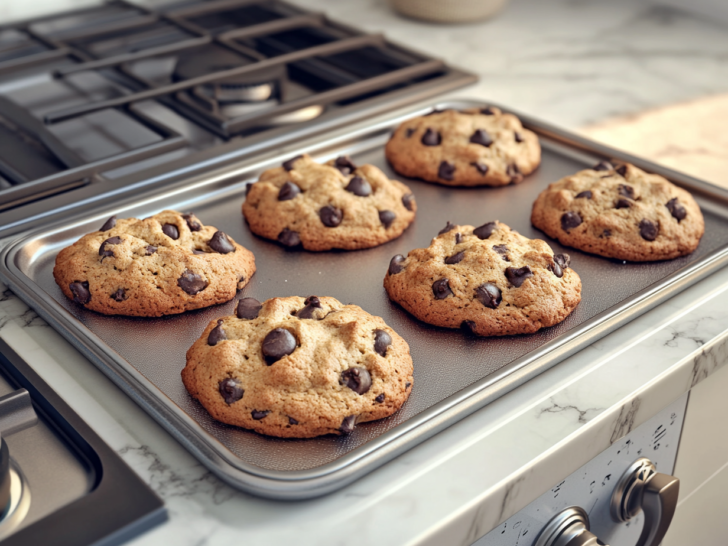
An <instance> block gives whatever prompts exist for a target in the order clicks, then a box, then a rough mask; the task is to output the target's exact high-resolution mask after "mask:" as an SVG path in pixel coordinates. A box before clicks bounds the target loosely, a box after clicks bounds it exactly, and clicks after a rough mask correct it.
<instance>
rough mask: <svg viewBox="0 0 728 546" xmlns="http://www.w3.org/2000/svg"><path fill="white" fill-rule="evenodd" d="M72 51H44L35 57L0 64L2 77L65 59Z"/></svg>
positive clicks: (66, 49) (62, 49)
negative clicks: (61, 58) (9, 73)
mask: <svg viewBox="0 0 728 546" xmlns="http://www.w3.org/2000/svg"><path fill="white" fill-rule="evenodd" d="M70 51H71V50H70V49H69V48H67V47H64V48H61V49H53V50H51V51H43V52H41V53H36V54H34V55H28V56H26V57H21V58H19V59H13V60H12V61H5V62H4V63H0V75H3V74H7V73H8V72H14V71H16V70H22V69H23V68H32V67H34V66H37V65H39V64H44V63H47V62H48V61H53V60H55V59H58V58H60V57H65V56H66V55H68V54H69V53H70Z"/></svg>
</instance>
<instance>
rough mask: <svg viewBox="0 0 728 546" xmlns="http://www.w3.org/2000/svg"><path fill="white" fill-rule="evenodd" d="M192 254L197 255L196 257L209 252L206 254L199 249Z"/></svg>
mask: <svg viewBox="0 0 728 546" xmlns="http://www.w3.org/2000/svg"><path fill="white" fill-rule="evenodd" d="M192 254H195V255H197V256H199V255H200V254H207V252H205V251H204V250H200V249H199V248H195V249H194V250H193V251H192Z"/></svg>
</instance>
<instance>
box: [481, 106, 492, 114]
mask: <svg viewBox="0 0 728 546" xmlns="http://www.w3.org/2000/svg"><path fill="white" fill-rule="evenodd" d="M480 113H481V114H484V115H486V116H495V110H493V109H492V108H491V107H490V106H486V107H485V108H481V109H480Z"/></svg>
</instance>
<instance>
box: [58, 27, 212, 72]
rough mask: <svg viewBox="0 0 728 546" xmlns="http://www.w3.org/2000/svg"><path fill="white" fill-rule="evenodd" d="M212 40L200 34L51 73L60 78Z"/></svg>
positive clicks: (183, 48) (180, 49) (187, 47)
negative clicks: (198, 36)
mask: <svg viewBox="0 0 728 546" xmlns="http://www.w3.org/2000/svg"><path fill="white" fill-rule="evenodd" d="M211 41H212V38H211V37H210V36H201V37H200V38H192V39H190V40H185V41H183V42H177V43H174V44H167V45H163V46H159V47H152V48H149V49H145V50H142V51H137V52H136V53H126V54H124V55H116V56H114V57H108V58H105V59H98V60H95V61H89V62H85V63H80V64H76V65H73V66H68V67H64V68H59V69H57V70H54V71H53V75H54V77H56V78H62V77H64V76H68V75H69V74H76V73H77V72H85V71H87V70H98V69H99V68H108V67H111V66H115V65H119V64H123V63H128V62H132V61H139V60H141V59H146V58H148V57H155V56H157V55H167V54H168V53H175V52H177V51H184V50H185V49H191V48H194V47H199V46H202V45H205V44H209V43H210V42H211Z"/></svg>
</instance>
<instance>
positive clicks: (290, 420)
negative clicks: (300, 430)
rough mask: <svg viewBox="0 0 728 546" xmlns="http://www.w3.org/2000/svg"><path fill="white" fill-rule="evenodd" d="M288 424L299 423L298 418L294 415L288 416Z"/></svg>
mask: <svg viewBox="0 0 728 546" xmlns="http://www.w3.org/2000/svg"><path fill="white" fill-rule="evenodd" d="M288 424H289V425H297V424H298V421H297V420H296V419H294V418H293V417H289V418H288Z"/></svg>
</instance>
